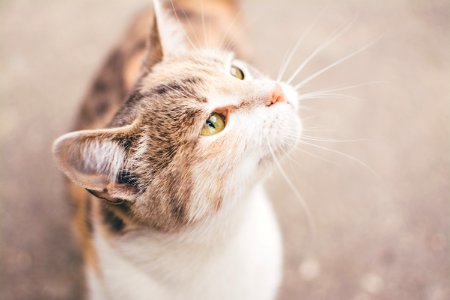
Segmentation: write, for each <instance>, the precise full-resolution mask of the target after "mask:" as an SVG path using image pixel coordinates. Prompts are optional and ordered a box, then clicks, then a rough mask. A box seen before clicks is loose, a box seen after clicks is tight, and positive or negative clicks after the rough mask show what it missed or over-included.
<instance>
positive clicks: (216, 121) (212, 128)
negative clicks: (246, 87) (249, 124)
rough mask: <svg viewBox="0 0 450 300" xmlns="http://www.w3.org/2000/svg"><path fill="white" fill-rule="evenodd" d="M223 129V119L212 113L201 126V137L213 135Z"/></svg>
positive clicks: (219, 115)
mask: <svg viewBox="0 0 450 300" xmlns="http://www.w3.org/2000/svg"><path fill="white" fill-rule="evenodd" d="M224 128H225V118H224V117H223V116H222V115H221V114H218V113H212V114H211V116H209V118H208V120H206V121H205V124H203V128H202V132H201V135H214V134H216V133H219V132H221V131H222V130H224Z"/></svg>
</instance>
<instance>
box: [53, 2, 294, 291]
mask: <svg viewBox="0 0 450 300" xmlns="http://www.w3.org/2000/svg"><path fill="white" fill-rule="evenodd" d="M237 13H238V12H237V4H236V3H235V2H234V1H232V0H214V1H213V0H211V1H201V0H200V1H196V0H179V1H173V2H172V1H169V2H165V3H159V2H158V1H154V2H153V9H150V10H149V11H145V12H143V13H142V14H140V15H138V16H137V18H136V19H135V21H134V23H133V24H132V26H131V27H130V29H129V30H128V31H127V32H126V34H125V35H124V37H123V38H122V40H121V41H120V42H119V45H118V46H117V47H116V48H115V49H114V50H113V51H112V52H111V54H110V55H109V57H108V58H107V60H106V62H105V64H104V65H103V67H102V68H101V70H100V72H99V73H98V74H97V76H96V78H95V80H94V81H93V84H92V86H91V87H90V89H89V91H88V93H87V95H86V97H85V99H84V102H83V104H82V106H81V110H80V112H79V115H78V118H77V121H76V124H75V128H74V131H73V132H70V133H67V134H65V135H63V136H61V137H59V138H58V139H57V140H56V141H55V142H54V146H53V153H54V157H55V161H56V164H57V166H58V167H59V169H60V170H61V171H62V172H63V173H64V174H65V175H66V177H67V178H68V179H69V180H70V183H69V191H70V194H71V198H72V201H74V207H75V217H74V222H75V227H76V229H77V233H78V236H79V239H80V244H81V247H82V250H83V257H84V262H85V270H86V281H87V282H86V284H87V290H88V298H89V299H130V300H133V299H250V300H251V299H258V300H260V299H274V298H275V297H276V295H277V289H278V287H279V285H280V281H281V277H282V239H281V235H280V231H279V228H278V223H277V221H276V218H275V215H274V211H273V209H272V207H271V204H270V202H269V200H268V198H267V195H266V193H265V191H264V189H263V187H262V181H263V179H264V178H265V177H267V174H269V173H270V171H271V167H272V165H273V163H274V160H273V155H277V156H283V155H284V154H285V153H287V152H288V151H289V150H290V149H292V148H293V147H294V146H295V144H296V140H297V139H298V138H299V137H300V135H301V132H302V125H301V120H300V118H299V117H298V114H297V111H298V95H297V93H296V91H295V90H294V88H293V87H291V86H290V85H288V84H286V83H283V82H276V81H274V80H271V79H269V78H268V77H266V76H265V75H263V74H262V73H260V72H259V71H257V70H256V69H255V68H254V67H252V66H250V65H249V64H248V63H246V62H245V59H246V58H248V52H247V46H246V40H245V36H244V35H243V33H242V30H241V25H240V22H239V21H237V20H236V15H237ZM194 41H195V43H194Z"/></svg>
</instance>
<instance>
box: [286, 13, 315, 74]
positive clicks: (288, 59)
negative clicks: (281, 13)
mask: <svg viewBox="0 0 450 300" xmlns="http://www.w3.org/2000/svg"><path fill="white" fill-rule="evenodd" d="M322 14H323V11H322V12H320V13H319V14H318V15H317V16H316V17H315V18H314V20H313V22H312V23H311V25H309V26H308V28H307V29H306V30H305V31H304V32H303V33H302V35H301V36H300V38H299V39H298V41H297V42H296V43H295V45H294V47H293V48H292V50H291V51H290V53H289V55H288V57H287V59H286V60H283V63H282V67H281V69H280V71H279V72H278V76H277V81H280V80H281V79H282V77H283V75H284V73H285V72H286V69H287V67H288V65H289V63H290V62H291V59H292V57H293V56H294V54H295V53H296V52H297V49H298V47H300V45H301V43H302V42H303V40H304V39H305V37H307V36H308V34H309V33H310V32H311V30H312V29H313V28H314V27H315V26H316V24H317V21H318V20H319V19H320V17H321V16H322Z"/></svg>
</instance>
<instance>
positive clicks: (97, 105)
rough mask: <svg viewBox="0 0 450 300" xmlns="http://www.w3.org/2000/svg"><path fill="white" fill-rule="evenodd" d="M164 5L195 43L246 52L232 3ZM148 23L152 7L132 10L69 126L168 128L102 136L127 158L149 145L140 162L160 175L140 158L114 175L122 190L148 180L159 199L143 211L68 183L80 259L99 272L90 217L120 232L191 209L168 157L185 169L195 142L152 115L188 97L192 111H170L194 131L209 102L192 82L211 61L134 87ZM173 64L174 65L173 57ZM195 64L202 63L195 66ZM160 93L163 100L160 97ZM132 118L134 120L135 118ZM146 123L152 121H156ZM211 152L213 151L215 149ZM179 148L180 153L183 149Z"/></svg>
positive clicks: (171, 222) (160, 224)
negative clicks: (146, 136)
mask: <svg viewBox="0 0 450 300" xmlns="http://www.w3.org/2000/svg"><path fill="white" fill-rule="evenodd" d="M166 6H168V7H166V9H167V8H168V10H169V11H171V12H172V14H173V16H174V17H175V18H176V19H178V20H179V21H180V22H181V23H182V24H183V27H184V30H185V31H186V33H187V35H188V36H189V39H190V40H192V41H194V42H195V43H196V44H197V45H196V46H198V47H202V46H204V44H205V43H207V44H208V46H209V47H212V48H224V47H225V46H226V47H227V48H229V49H230V50H231V51H233V52H235V53H236V54H237V57H241V58H243V57H246V56H247V49H246V46H245V45H246V42H245V40H244V38H243V35H242V33H241V30H240V28H239V27H240V24H239V22H238V21H237V20H236V18H237V17H236V16H237V14H238V12H237V7H236V4H235V3H234V1H232V0H209V1H205V0H198V1H197V0H178V1H174V3H173V9H172V7H171V4H170V3H168V4H166ZM153 24H154V21H153V12H152V10H146V11H144V12H142V13H140V14H139V15H137V16H136V18H135V20H134V21H133V23H132V25H131V27H130V28H129V29H128V30H127V32H126V33H125V34H124V35H123V37H122V38H121V39H120V41H119V43H118V45H117V46H116V47H115V48H114V49H113V50H112V52H111V53H110V54H109V56H108V58H107V59H106V61H105V63H104V64H103V66H102V67H101V68H100V71H99V72H98V74H97V75H96V77H95V79H94V81H93V83H92V85H91V86H90V87H89V89H88V92H87V94H86V96H85V97H84V100H83V103H82V106H81V109H80V111H79V113H78V116H77V119H76V123H75V126H74V128H73V129H74V130H82V129H99V128H107V127H116V126H123V125H130V124H131V123H132V122H134V124H133V125H134V127H133V128H147V129H148V130H151V128H152V127H154V126H158V127H159V128H161V127H162V128H166V129H167V132H165V133H161V132H159V135H156V133H157V132H152V134H153V138H152V139H151V140H146V139H143V137H142V136H141V135H140V133H139V132H133V134H131V133H130V132H127V133H126V134H125V135H124V136H123V138H120V140H117V136H116V135H111V136H108V135H106V136H105V138H107V139H108V138H110V139H111V140H112V141H115V142H120V143H122V146H123V148H124V149H125V151H126V152H127V154H128V155H130V156H132V154H133V153H134V154H135V153H136V151H138V150H139V146H142V145H139V146H138V145H136V143H138V142H140V143H142V142H143V141H145V142H146V143H148V145H147V148H148V149H150V150H149V151H150V153H148V154H147V155H148V159H147V160H146V161H147V163H148V164H151V165H152V167H153V168H152V170H157V171H159V173H158V174H156V173H157V171H155V173H154V174H148V173H146V172H147V171H146V169H147V164H145V163H143V162H140V163H141V165H140V166H137V167H138V168H137V170H136V171H135V173H133V174H131V173H129V172H128V171H127V170H126V169H125V170H123V171H121V172H122V173H121V174H119V181H121V182H119V183H123V184H124V185H126V186H127V189H136V190H139V187H140V186H141V185H151V187H150V190H153V191H154V194H155V195H158V199H154V201H149V202H146V204H145V205H147V207H146V208H145V209H143V208H142V207H138V208H134V209H132V208H130V207H129V205H128V204H127V202H126V201H124V202H123V203H112V202H114V201H115V199H110V198H109V196H108V193H107V192H106V194H105V193H102V192H98V191H94V192H93V193H94V195H96V196H97V197H99V198H105V199H106V200H105V201H99V200H98V199H97V198H94V197H92V196H91V195H89V193H88V192H86V191H85V190H84V189H83V188H81V187H79V186H78V185H76V184H74V183H70V184H69V185H70V189H69V190H70V194H71V197H72V200H73V203H74V206H75V218H74V222H75V226H76V228H77V232H78V234H79V238H80V242H81V246H82V248H83V252H84V258H85V261H86V263H87V264H90V265H92V266H94V267H95V268H96V269H97V271H99V270H98V267H97V266H96V260H97V258H96V253H95V251H94V248H93V246H92V243H91V238H92V230H93V225H92V224H93V222H96V223H100V224H103V226H102V228H101V230H102V231H104V233H106V234H121V233H123V232H125V231H126V230H133V228H135V227H136V226H139V225H143V223H145V222H147V224H144V225H151V226H152V227H154V228H155V229H157V230H163V231H167V230H174V229H176V228H179V227H180V226H183V225H185V224H188V223H189V222H192V221H193V220H191V219H190V218H189V215H188V213H187V211H188V210H189V209H190V208H189V207H188V206H189V205H190V203H189V201H186V202H185V201H179V200H177V199H186V198H189V196H188V195H190V193H191V190H190V187H191V184H190V182H189V181H190V179H189V177H187V176H185V175H184V174H183V173H180V172H179V171H178V170H179V169H176V168H171V167H170V166H168V165H167V163H168V162H171V164H173V165H178V166H180V165H183V166H184V167H183V169H186V170H189V168H190V165H191V164H192V163H193V161H195V160H198V159H201V158H200V157H198V156H197V155H196V153H195V143H196V140H195V139H192V138H190V137H189V136H186V137H185V138H180V136H179V134H180V132H179V131H177V128H172V127H171V124H173V120H167V123H166V126H161V125H162V124H161V122H164V119H161V118H158V119H157V120H156V119H154V118H153V117H152V114H153V113H155V111H157V110H158V109H167V107H171V106H174V103H170V102H174V101H175V102H176V101H177V99H178V98H179V97H183V98H186V99H188V101H190V102H191V103H190V107H196V106H198V109H190V110H189V111H188V114H186V112H185V111H184V113H183V114H181V111H182V110H180V114H177V113H176V112H175V113H174V114H173V115H172V117H176V118H178V120H177V121H178V122H181V123H183V124H185V125H186V126H188V127H191V128H192V132H198V131H199V123H198V122H194V121H193V120H196V119H197V118H196V117H198V118H201V119H204V118H205V115H204V112H202V110H201V105H202V102H206V101H207V100H206V99H205V98H204V97H203V96H201V95H198V94H195V93H194V89H193V88H192V86H193V85H195V86H196V87H197V88H196V89H195V91H198V90H201V86H202V84H203V82H204V81H205V77H207V76H209V75H210V74H213V73H214V68H215V66H214V65H211V62H207V61H202V60H201V59H200V60H198V59H197V60H196V61H195V62H194V60H195V59H196V58H195V57H193V58H192V59H193V62H192V66H191V68H192V69H193V70H197V72H195V74H196V75H195V76H187V77H185V78H184V79H182V80H181V81H177V82H172V81H170V80H169V79H170V78H171V73H170V72H169V73H167V74H166V75H165V76H164V77H159V78H156V79H155V81H153V82H152V81H151V80H150V81H146V82H144V83H140V85H137V82H139V80H140V78H141V77H142V76H143V75H145V74H146V73H147V72H149V71H150V70H151V68H152V66H151V65H148V64H147V65H146V66H144V67H142V64H143V61H144V60H145V59H148V56H147V53H148V52H147V51H148V49H152V39H151V38H150V39H149V37H150V36H151V28H152V26H153ZM203 26H205V28H206V29H207V30H206V32H204V31H203V30H204V29H203ZM204 33H206V37H203V34H204ZM149 40H150V44H149V42H148V41H149ZM151 53H155V51H153V52H152V51H150V54H151ZM150 60H152V59H150ZM170 63H171V62H168V65H166V66H165V67H166V68H167V69H169V70H170V69H171V66H170ZM173 63H174V67H175V68H176V62H173ZM212 64H213V63H212ZM199 66H200V69H198V68H199ZM180 71H181V70H180ZM171 72H173V74H177V72H178V73H179V70H176V69H172V70H171ZM148 98H153V99H152V100H154V99H156V100H157V101H153V102H152V104H151V105H149V106H148V107H146V111H147V112H148V113H147V115H139V114H138V113H137V111H142V109H140V108H141V107H142V105H146V104H145V103H146V101H143V99H144V100H146V99H147V100H148ZM161 99H163V100H164V101H160V100H161ZM155 103H156V104H158V103H160V105H159V106H158V105H155ZM136 117H139V118H138V119H137V120H135V118H136ZM152 122H158V124H153V123H152ZM133 130H134V129H133ZM188 133H189V132H188ZM139 138H141V140H140V141H138V140H139ZM174 140H184V141H186V142H185V143H183V144H182V145H179V144H177V143H174V142H173V141H174ZM216 147H220V145H216ZM153 150H154V151H153ZM152 151H153V152H152ZM211 151H214V147H213V148H212V149H211ZM179 153H183V155H181V154H179ZM187 153H189V154H187ZM155 166H157V168H155ZM134 167H136V165H134ZM178 168H179V167H178ZM140 172H141V173H140ZM142 178H146V181H145V182H140V181H141V180H142ZM150 179H151V180H150ZM163 179H164V180H163ZM175 187H182V188H175ZM222 187H223V183H221V181H220V180H218V184H217V189H219V190H220V189H221V188H222ZM127 192H129V191H125V193H127ZM216 194H217V195H220V194H221V193H220V192H217V193H216ZM150 196H151V195H150ZM212 199H214V197H212ZM111 200H112V201H111ZM219 206H220V199H216V200H215V203H212V204H211V207H213V208H214V209H217V208H218V207H219ZM142 211H146V212H148V214H146V215H142V213H140V212H142ZM146 220H151V224H148V221H146Z"/></svg>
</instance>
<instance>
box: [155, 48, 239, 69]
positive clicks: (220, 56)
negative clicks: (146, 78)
mask: <svg viewBox="0 0 450 300" xmlns="http://www.w3.org/2000/svg"><path fill="white" fill-rule="evenodd" d="M233 57H234V55H233V54H232V53H229V52H224V51H217V50H197V51H191V52H189V53H186V54H184V55H179V56H174V57H169V58H168V59H166V60H164V61H162V62H161V64H160V65H159V66H158V67H157V68H155V70H154V72H155V74H161V75H162V74H165V73H172V74H174V73H175V72H176V74H180V75H181V74H184V73H191V74H197V75H212V74H211V73H210V72H214V73H215V72H217V71H221V70H224V69H225V68H226V67H227V66H228V65H229V64H230V63H231V61H232V60H233Z"/></svg>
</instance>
